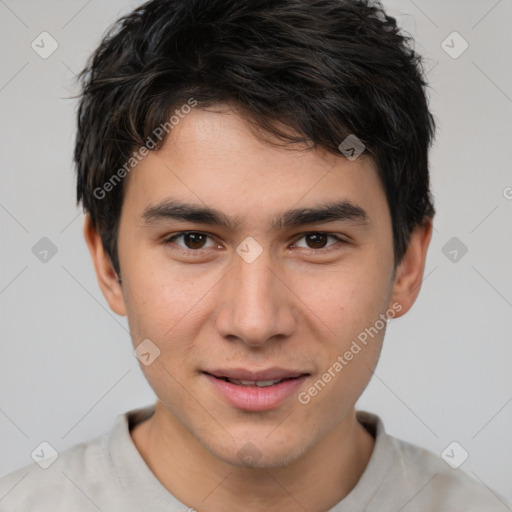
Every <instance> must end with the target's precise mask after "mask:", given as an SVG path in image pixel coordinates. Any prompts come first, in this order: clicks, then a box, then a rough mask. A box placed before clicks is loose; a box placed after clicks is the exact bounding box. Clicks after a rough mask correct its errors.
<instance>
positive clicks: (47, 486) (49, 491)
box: [0, 433, 125, 512]
mask: <svg viewBox="0 0 512 512" xmlns="http://www.w3.org/2000/svg"><path fill="white" fill-rule="evenodd" d="M108 443H109V434H108V433H105V434H102V435H100V436H97V437H95V438H94V439H91V440H90V441H87V442H83V443H79V444H76V445H75V446H73V447H71V448H68V449H67V450H64V451H62V452H61V453H59V454H58V457H57V459H56V460H55V461H54V462H52V463H51V465H49V466H48V467H46V469H44V466H46V464H44V463H42V464H41V465H39V464H38V463H36V462H34V463H32V464H29V465H27V466H24V467H22V468H20V469H17V470H15V471H13V472H11V473H9V474H7V475H5V476H4V477H2V478H0V500H1V501H0V505H1V506H0V508H1V511H2V512H22V511H23V512H36V511H37V512H50V511H52V512H61V511H62V512H64V511H66V512H69V510H73V511H82V510H84V511H85V510H87V511H88V510H97V507H98V506H100V503H102V502H105V503H107V502H108V503H109V505H110V504H111V503H113V504H116V505H119V506H121V505H125V504H124V503H122V504H121V503H119V504H118V503H116V502H115V495H116V494H117V495H120V496H122V493H115V492H114V493H113V492H112V491H113V487H115V486H116V484H117V482H116V478H117V475H116V474H114V472H113V471H112V470H111V465H110V464H109V460H108V458H109V447H108ZM113 499H114V502H113Z"/></svg>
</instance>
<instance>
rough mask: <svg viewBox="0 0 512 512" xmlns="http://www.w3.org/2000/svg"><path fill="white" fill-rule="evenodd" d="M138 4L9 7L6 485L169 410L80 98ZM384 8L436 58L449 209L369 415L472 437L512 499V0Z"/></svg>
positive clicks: (367, 405)
mask: <svg viewBox="0 0 512 512" xmlns="http://www.w3.org/2000/svg"><path fill="white" fill-rule="evenodd" d="M138 4H139V2H129V1H126V0H115V1H109V2H103V1H99V0H95V1H94V0H92V1H89V2H87V1H69V0H68V1H64V0H53V1H49V0H48V1H37V2H36V1H33V0H32V1H14V0H5V1H1V0H0V34H1V43H2V44H1V48H0V56H1V57H0V58H1V75H0V77H1V78H0V115H1V121H2V122H1V126H0V140H1V157H2V159H1V166H0V169H1V170H0V172H1V183H2V186H1V188H0V235H1V240H2V243H1V265H0V315H1V317H0V321H1V335H2V338H1V357H0V475H3V474H5V473H7V472H9V471H11V470H14V469H15V468H17V467H19V466H21V465H25V464H28V463H30V462H31V458H30V453H31V452H32V451H33V450H34V448H36V446H38V445H39V443H40V442H41V441H43V440H44V441H48V442H49V443H50V444H52V445H53V446H54V447H55V448H56V449H57V450H58V451H61V450H64V449H65V448H68V447H70V446H72V445H73V444H75V443H78V442H81V441H84V440H86V439H88V438H91V437H92V436H95V435H97V434H99V433H101V432H104V431H106V430H108V429H110V427H111V425H112V423H113V420H114V417H115V416H116V415H117V414H119V413H122V412H124V411H126V410H128V409H131V408H135V407H138V406H142V405H145V404H148V403H150V402H152V401H153V400H154V394H153V392H152V391H151V389H150V388H149V386H148V384H147V383H146V381H145V379H144V377H143V375H142V372H141V371H140V369H139V366H138V361H137V360H136V359H135V357H134V356H133V354H132V349H131V342H130V339H129V335H128V332H127V327H126V325H127V324H126V321H125V319H124V318H120V317H117V316H116V315H115V314H114V313H112V312H111V311H110V310H109V309H108V306H107V304H106V302H105V300H104V299H103V296H102V295H101V293H100V291H99V288H98V286H97V284H96V281H95V277H94V274H93V268H92V264H91V262H90V259H89V255H88V252H87V250H86V246H85V243H84V241H83V238H82V220H83V215H82V213H81V212H80V211H79V210H78V209H77V208H76V207H75V202H74V174H73V166H72V150H73V140H74V129H75V125H74V123H75V118H74V115H75V106H76V103H75V101H74V100H71V99H67V98H68V97H69V96H71V95H72V94H73V93H76V92H77V89H76V88H75V86H74V84H73V78H74V75H75V73H77V72H78V71H79V70H80V69H81V68H82V66H83V64H84V62H85V58H86V57H87V56H88V55H89V53H90V52H91V51H92V50H93V49H94V47H95V46H96V44H97V43H98V42H99V40H100V37H101V35H102V33H103V31H104V30H105V29H106V27H107V26H108V25H109V24H110V23H111V22H112V21H114V19H116V18H117V17H118V16H119V15H120V14H123V13H126V12H128V11H129V10H130V9H131V8H133V7H134V6H136V5H138ZM384 5H385V6H386V7H387V8H388V12H389V13H390V14H391V15H393V16H395V17H397V18H398V20H399V23H400V25H401V26H402V27H404V28H405V29H406V30H407V31H408V32H410V33H411V34H412V35H413V36H414V37H415V38H416V40H417V49H418V50H419V51H420V52H421V53H422V54H424V55H425V56H426V57H427V59H426V68H427V69H428V70H429V73H428V78H429V80H430V83H431V89H430V101H431V106H432V110H433V112H434V115H435V116H436V118H437V122H438V132H437V139H436V143H435V147H434V148H433V150H432V153H431V172H432V184H433V193H434V196H435V201H436V208H437V212H438V213H437V216H436V219H435V224H434V225H435V233H434V236H433V240H432V243H431V248H430V252H429V256H428V260H427V265H426V272H425V280H424V283H423V289H422V291H421V294H420V296H419V299H418V301H417V303H416V305H415V306H414V307H413V309H412V310H411V311H410V312H409V313H408V314H407V315H406V316H405V317H403V318H401V319H398V320H394V321H392V322H391V324H390V326H389V329H388V333H387V336H386V341H385V344H384V350H383V353H382V358H381V361H380V363H379V366H378V368H377V371H376V375H375V377H374V379H373V380H372V382H371V383H370V385H369V387H368V389H367V390H366V392H365V393H364V395H363V397H362V398H361V400H360V402H359V408H363V409H367V410H370V411H373V412H375V413H377V414H379V415H381V417H382V418H383V420H384V424H385V426H386V428H387V430H388V432H390V433H391V434H392V435H395V436H397V437H401V438H403V439H406V440H408V441H410V442H413V443H416V444H419V445H422V446H425V447H426V448H428V449H430V450H432V451H433V452H435V453H437V454H440V453H441V452H442V451H443V450H444V448H445V447H446V446H447V445H448V444H449V443H451V442H452V441H457V442H458V443H459V444H460V445H461V446H462V447H464V449H465V450H467V452H468V453H469V458H468V459H467V460H466V462H464V464H463V465H462V466H461V469H462V470H465V471H467V472H468V473H469V474H470V475H472V476H473V478H475V479H477V480H480V481H482V482H484V483H485V484H486V485H488V486H490V487H492V488H494V489H495V490H496V491H498V492H500V493H501V494H502V495H504V496H505V497H507V498H508V499H512V485H511V474H512V467H511V466H512V464H511V461H512V440H511V436H510V432H511V425H512V403H511V402H512V372H511V371H510V367H511V361H512V343H511V333H512V325H511V324H512V322H511V318H512V315H511V313H512V284H511V283H512V279H511V274H512V266H511V261H512V258H511V256H512V236H511V235H512V232H511V224H512V222H511V215H512V199H511V198H512V188H507V187H512V173H511V170H510V169H511V168H510V165H511V161H512V155H511V127H512V76H511V66H510V59H509V58H508V57H507V55H510V50H511V49H512V47H511V42H512V41H511V39H512V37H511V30H510V27H511V24H512V1H511V0H501V1H496V0H485V1H484V0H482V1H471V2H469V1H441V0H436V1H429V2H427V1H425V0H422V1H420V0H416V1H411V0H400V1H398V0H396V1H395V0H393V1H385V2H384ZM43 31H46V32H48V33H50V34H51V36H52V37H53V38H54V39H55V40H56V41H57V43H58V45H59V46H58V48H57V50H56V51H55V52H54V53H53V54H52V55H51V56H49V57H48V58H46V59H43V58H41V57H40V56H39V55H38V54H37V53H36V52H35V51H34V50H33V49H32V48H31V43H32V41H34V40H36V42H37V41H38V40H40V39H38V36H39V34H40V33H41V32H43ZM454 31H456V32H458V33H459V34H460V35H461V36H462V38H464V40H466V41H467V43H468V44H469V47H468V49H467V50H466V51H465V52H464V53H462V54H461V55H460V56H458V57H457V58H453V54H454V52H459V51H460V50H461V49H462V46H461V44H462V41H461V40H460V39H458V36H455V38H454V37H453V36H452V37H451V38H448V40H447V42H446V43H444V48H446V49H447V50H448V51H449V52H451V53H452V56H450V55H449V54H448V53H447V52H446V51H445V49H443V47H442V42H443V41H444V40H445V39H446V38H447V36H449V35H450V34H451V33H452V32H454ZM47 42H48V41H47ZM446 45H449V46H452V48H451V49H450V48H447V46H446ZM45 47H46V48H47V49H48V48H49V44H46V45H45ZM43 237H47V238H49V239H50V240H51V241H52V243H53V244H54V245H55V246H56V248H57V253H56V254H55V255H53V256H52V254H51V252H50V253H48V254H47V255H46V258H47V261H46V262H44V261H40V259H39V258H38V257H36V255H35V254H33V252H32V248H33V247H34V245H35V244H36V243H37V242H38V241H39V240H40V239H41V238H43ZM453 237H456V238H457V240H455V241H452V242H450V244H455V245H453V246H452V245H450V244H449V245H448V246H446V244H447V243H449V241H450V240H451V239H452V238H453ZM41 243H42V242H41ZM461 244H464V246H465V247H466V248H467V250H468V251H467V253H466V254H464V255H462V251H461V248H463V246H462V245H461ZM37 247H39V246H37ZM443 248H445V249H444V250H443ZM454 249H455V250H456V251H457V258H456V261H452V260H453V258H454V256H455V253H453V252H451V251H453V250H454ZM40 250H41V249H40ZM35 252H36V253H37V252H38V251H35ZM450 252H451V254H450ZM445 253H446V255H445ZM43 255H44V253H43V254H41V253H39V257H43ZM454 471H458V470H454ZM0 498H1V497H0Z"/></svg>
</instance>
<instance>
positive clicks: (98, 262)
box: [84, 214, 126, 316]
mask: <svg viewBox="0 0 512 512" xmlns="http://www.w3.org/2000/svg"><path fill="white" fill-rule="evenodd" d="M84 238H85V241H86V243H87V246H88V247H89V252H90V253H91V258H92V262H93V265H94V270H95V272H96V278H97V280H98V284H99V286H100V289H101V291H102V293H103V295H104V297H105V299H107V302H108V304H109V306H110V309H112V311H114V312H115V313H117V314H118V315H121V316H125V315H126V307H125V303H124V297H123V290H122V288H121V284H120V282H119V276H118V275H117V272H116V271H115V269H114V266H113V265H112V262H111V260H110V257H109V256H108V254H107V253H106V252H105V250H104V248H103V243H102V241H101V237H100V235H99V233H98V232H97V230H96V228H95V227H94V226H93V225H92V222H91V217H90V215H89V214H86V216H85V221H84Z"/></svg>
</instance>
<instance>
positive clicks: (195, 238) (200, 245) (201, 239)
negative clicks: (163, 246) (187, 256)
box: [165, 231, 216, 251]
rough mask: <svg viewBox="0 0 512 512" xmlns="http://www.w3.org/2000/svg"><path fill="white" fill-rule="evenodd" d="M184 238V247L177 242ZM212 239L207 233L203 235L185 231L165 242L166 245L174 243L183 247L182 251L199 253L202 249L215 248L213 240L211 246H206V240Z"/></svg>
mask: <svg viewBox="0 0 512 512" xmlns="http://www.w3.org/2000/svg"><path fill="white" fill-rule="evenodd" d="M180 238H182V239H183V243H184V245H181V244H179V243H177V242H176V240H178V239H180ZM208 238H210V236H209V235H207V234H206V233H201V232H200V231H183V232H182V233H178V234H177V235H173V236H171V237H169V238H167V239H166V240H165V243H172V244H175V245H177V246H178V247H181V248H182V249H185V250H188V251H199V250H201V249H208V248H209V247H215V245H216V244H215V242H213V240H211V238H210V240H211V245H210V246H206V245H205V242H206V240H207V239H208Z"/></svg>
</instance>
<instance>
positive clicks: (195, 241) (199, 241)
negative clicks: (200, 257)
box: [183, 233, 207, 249]
mask: <svg viewBox="0 0 512 512" xmlns="http://www.w3.org/2000/svg"><path fill="white" fill-rule="evenodd" d="M206 238H207V237H206V236H205V235H203V234H202V233H185V234H184V235H183V241H184V242H185V245H186V246H187V248H188V249H202V248H203V245H204V243H205V240H206Z"/></svg>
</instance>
